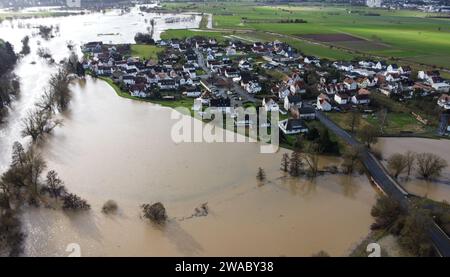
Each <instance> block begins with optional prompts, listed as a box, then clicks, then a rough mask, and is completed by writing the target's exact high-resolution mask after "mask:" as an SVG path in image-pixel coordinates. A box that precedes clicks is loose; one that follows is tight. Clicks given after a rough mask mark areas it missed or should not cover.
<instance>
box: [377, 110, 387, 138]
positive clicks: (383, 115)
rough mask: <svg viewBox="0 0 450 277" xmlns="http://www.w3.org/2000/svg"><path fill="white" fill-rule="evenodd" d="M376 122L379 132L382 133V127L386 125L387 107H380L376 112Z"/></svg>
mask: <svg viewBox="0 0 450 277" xmlns="http://www.w3.org/2000/svg"><path fill="white" fill-rule="evenodd" d="M377 118H378V123H379V124H380V132H381V133H382V134H383V133H384V127H386V125H387V119H388V111H387V109H381V110H379V111H378V113H377Z"/></svg>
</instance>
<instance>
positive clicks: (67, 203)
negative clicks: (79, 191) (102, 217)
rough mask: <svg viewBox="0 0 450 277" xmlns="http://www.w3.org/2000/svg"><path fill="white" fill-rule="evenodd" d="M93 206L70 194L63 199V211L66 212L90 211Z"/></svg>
mask: <svg viewBox="0 0 450 277" xmlns="http://www.w3.org/2000/svg"><path fill="white" fill-rule="evenodd" d="M90 208H91V206H90V205H89V204H88V203H87V202H86V200H84V199H81V198H80V197H79V196H78V195H76V194H73V193H68V194H67V195H64V197H63V209H64V210H89V209H90Z"/></svg>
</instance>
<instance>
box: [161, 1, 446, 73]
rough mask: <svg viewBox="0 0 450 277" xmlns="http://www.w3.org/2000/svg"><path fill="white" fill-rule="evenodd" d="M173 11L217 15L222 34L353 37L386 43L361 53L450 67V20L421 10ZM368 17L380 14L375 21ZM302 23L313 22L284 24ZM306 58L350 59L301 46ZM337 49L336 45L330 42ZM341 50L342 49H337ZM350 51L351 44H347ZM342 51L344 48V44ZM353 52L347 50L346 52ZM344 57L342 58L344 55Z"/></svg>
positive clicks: (190, 6)
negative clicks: (255, 33)
mask: <svg viewBox="0 0 450 277" xmlns="http://www.w3.org/2000/svg"><path fill="white" fill-rule="evenodd" d="M164 6H165V7H166V8H168V9H178V10H180V9H181V10H196V11H201V12H208V13H213V14H214V17H213V21H214V22H213V27H214V28H219V29H234V30H253V31H258V32H275V33H280V34H284V35H292V36H300V35H305V34H341V33H344V34H350V35H353V36H356V37H359V38H363V39H365V40H367V41H368V44H370V43H377V44H383V45H384V46H385V47H382V48H381V49H376V48H375V49H372V48H370V47H351V45H350V46H349V47H348V48H350V49H353V50H355V49H354V48H357V50H359V51H358V52H362V53H367V54H370V55H377V56H383V57H386V58H391V57H396V58H402V59H405V60H408V61H411V62H416V63H425V64H429V65H436V66H442V67H448V68H450V55H449V54H450V50H449V49H450V20H449V19H439V18H431V16H432V14H427V13H423V12H419V11H409V10H400V11H390V10H383V9H369V8H366V7H350V6H342V5H340V6H337V5H336V6H318V5H317V4H316V6H311V5H308V6H305V5H289V6H288V5H285V6H268V5H261V4H258V3H253V2H251V1H245V2H241V3H237V2H232V3H230V2H223V3H219V2H210V3H201V4H195V3H165V4H164ZM368 13H372V14H377V15H378V16H370V15H368ZM287 19H289V20H290V19H293V20H294V19H302V20H306V21H307V23H280V22H279V21H281V20H287ZM295 43H296V45H295V46H296V47H299V48H300V49H302V50H303V49H305V52H306V53H308V52H309V53H310V54H314V53H317V54H316V55H318V56H325V57H330V58H333V57H336V58H339V57H340V56H343V57H346V56H350V54H349V53H346V51H340V50H339V49H337V48H335V49H330V48H327V47H318V46H317V45H311V44H307V43H306V42H297V41H296V42H295ZM328 44H331V45H333V43H332V42H330V43H328ZM335 46H338V45H335ZM347 46H348V45H347ZM341 47H342V45H341ZM345 48H347V47H345ZM339 52H342V53H339Z"/></svg>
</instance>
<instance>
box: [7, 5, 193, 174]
mask: <svg viewBox="0 0 450 277" xmlns="http://www.w3.org/2000/svg"><path fill="white" fill-rule="evenodd" d="M165 16H169V17H172V16H173V15H170V14H169V15H159V14H145V16H142V15H141V13H140V12H139V10H138V9H137V8H134V9H132V11H131V12H130V13H127V14H124V15H120V11H118V10H112V11H109V12H107V13H105V14H101V13H91V14H86V15H76V16H66V17H48V18H34V19H22V20H11V21H10V20H5V21H3V22H1V23H0V39H3V40H5V41H9V42H10V43H12V44H13V45H14V47H15V50H16V52H19V51H20V49H21V47H22V43H21V40H22V38H23V37H25V36H26V35H28V36H30V37H31V39H30V47H31V51H32V52H31V54H30V55H27V56H26V57H24V58H23V59H22V60H21V62H19V63H18V66H17V67H16V69H15V73H16V74H17V75H18V76H19V77H20V78H22V82H21V99H20V101H16V102H15V103H14V104H13V109H12V113H11V116H10V117H9V122H8V123H7V124H6V126H2V128H1V129H0V172H2V171H4V170H6V168H7V166H8V164H9V157H10V156H11V155H10V153H11V147H10V146H12V143H13V142H14V141H15V140H18V138H19V137H20V129H21V120H22V118H23V117H24V116H25V115H26V113H27V112H28V110H29V109H30V108H31V107H32V105H33V103H35V102H36V99H38V98H39V97H40V96H41V95H42V93H43V92H44V89H45V87H46V86H47V83H48V79H49V77H50V75H51V74H52V73H53V72H55V71H56V70H57V67H56V66H50V65H48V64H47V62H46V61H44V60H42V59H40V58H39V57H38V56H37V55H36V51H37V49H38V48H39V47H44V48H48V49H49V50H50V52H51V54H52V56H53V58H54V60H55V61H56V62H57V63H58V62H59V61H60V60H62V59H64V58H67V57H68V56H69V55H70V51H69V49H68V48H67V42H69V41H71V42H72V43H73V44H74V45H75V48H76V49H77V50H78V51H79V55H80V56H81V50H80V45H82V44H83V43H86V42H89V41H103V42H105V43H110V42H112V43H133V42H134V35H135V34H136V33H137V32H146V29H147V27H148V26H149V24H150V23H145V20H146V19H147V22H149V21H150V19H152V18H154V19H155V21H156V24H155V37H156V38H157V39H158V38H159V36H160V34H161V32H163V31H164V30H166V29H168V28H194V27H198V25H199V23H200V20H201V16H196V17H195V20H194V21H192V22H190V21H189V22H183V23H173V24H166V23H165V21H164V17H165ZM178 16H182V17H191V15H178ZM38 25H46V26H58V27H59V30H60V31H59V32H58V33H57V34H56V37H55V38H53V39H50V40H48V41H46V40H44V39H42V38H41V37H40V36H38V35H36V33H37V30H36V28H34V27H36V26H38ZM32 62H36V64H31V63H32Z"/></svg>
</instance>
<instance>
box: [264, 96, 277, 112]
mask: <svg viewBox="0 0 450 277" xmlns="http://www.w3.org/2000/svg"><path fill="white" fill-rule="evenodd" d="M262 107H263V108H264V110H265V111H266V112H278V111H279V110H280V107H279V106H278V104H277V103H276V102H275V101H273V99H272V98H269V100H267V101H266V98H264V99H263V101H262Z"/></svg>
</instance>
